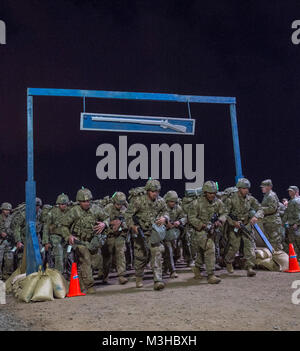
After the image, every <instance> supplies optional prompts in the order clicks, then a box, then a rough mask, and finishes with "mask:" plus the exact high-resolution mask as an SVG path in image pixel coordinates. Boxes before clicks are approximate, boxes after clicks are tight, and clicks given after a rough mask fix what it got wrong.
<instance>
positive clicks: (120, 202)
mask: <svg viewBox="0 0 300 351" xmlns="http://www.w3.org/2000/svg"><path fill="white" fill-rule="evenodd" d="M125 205H126V195H125V194H124V193H122V192H116V193H114V195H113V196H112V203H109V204H108V205H106V206H105V208H104V210H105V212H106V213H107V214H108V215H109V219H110V226H109V227H108V228H106V230H105V234H107V240H106V242H105V244H104V245H103V247H102V248H101V252H102V256H103V282H107V280H108V275H109V271H110V268H111V265H112V259H113V254H115V257H116V266H117V272H118V277H119V283H120V284H126V283H127V282H128V279H127V278H126V277H125V274H126V258H125V250H126V245H125V240H126V237H127V232H128V229H127V225H126V222H125V217H124V214H125V211H126V206H125Z"/></svg>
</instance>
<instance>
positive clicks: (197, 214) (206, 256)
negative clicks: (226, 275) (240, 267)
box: [188, 181, 226, 284]
mask: <svg viewBox="0 0 300 351" xmlns="http://www.w3.org/2000/svg"><path fill="white" fill-rule="evenodd" d="M217 191H218V190H217V185H216V183H215V182H213V181H207V182H205V183H204V184H203V187H202V195H201V196H200V197H198V198H197V199H196V200H194V202H193V205H192V206H191V210H190V213H189V215H188V221H189V222H190V223H191V225H192V226H193V227H194V228H195V233H194V235H193V238H192V246H193V250H195V251H196V260H195V266H194V267H193V268H192V269H193V271H194V274H195V279H202V275H201V272H200V268H201V267H202V265H203V263H205V266H206V272H207V282H208V283H209V284H218V283H220V281H221V279H220V278H218V277H216V276H215V274H214V272H215V263H216V253H215V243H214V229H215V228H218V227H221V226H222V225H223V224H224V223H225V221H226V212H225V207H224V204H223V202H222V201H221V200H219V199H218V198H217V197H216V193H217ZM213 217H215V218H217V219H216V220H215V221H214V223H212V218H213Z"/></svg>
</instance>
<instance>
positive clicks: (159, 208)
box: [125, 179, 169, 290]
mask: <svg viewBox="0 0 300 351" xmlns="http://www.w3.org/2000/svg"><path fill="white" fill-rule="evenodd" d="M160 189H161V187H160V182H159V181H158V180H151V179H150V180H148V181H147V183H146V186H145V191H146V194H142V195H139V196H137V197H136V198H132V199H131V200H130V202H129V206H128V209H127V211H126V213H125V219H126V223H127V226H128V228H130V229H131V231H132V233H133V236H134V237H135V238H134V268H135V272H136V287H137V288H141V287H143V276H144V269H145V267H146V265H147V261H148V255H149V251H148V250H150V253H151V267H152V270H153V275H154V277H153V278H154V290H161V289H163V288H164V286H165V285H164V282H163V280H162V263H161V259H162V252H163V251H164V247H163V245H162V244H161V243H160V242H159V241H156V240H153V238H154V237H155V232H152V231H153V230H154V229H153V224H154V223H155V224H156V225H157V226H158V228H161V229H162V231H163V228H164V224H165V223H167V221H168V220H169V215H168V211H167V206H166V203H165V201H164V199H163V198H161V197H159V192H160ZM134 215H136V216H137V217H138V219H139V227H140V229H141V230H142V231H143V232H144V236H145V242H144V241H143V239H142V238H141V235H140V233H139V231H138V226H137V225H136V224H135V222H134V219H133V216H134ZM157 230H159V229H157Z"/></svg>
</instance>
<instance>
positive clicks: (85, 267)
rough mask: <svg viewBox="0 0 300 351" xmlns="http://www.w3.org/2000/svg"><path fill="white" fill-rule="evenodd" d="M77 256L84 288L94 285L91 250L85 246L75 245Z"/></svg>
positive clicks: (80, 278)
mask: <svg viewBox="0 0 300 351" xmlns="http://www.w3.org/2000/svg"><path fill="white" fill-rule="evenodd" d="M75 253H76V258H77V259H78V261H79V262H78V263H79V274H78V275H79V280H80V283H81V284H82V285H84V288H86V289H88V288H91V287H92V286H93V285H94V278H93V271H92V256H91V253H90V250H89V249H88V248H87V247H85V246H83V245H78V246H75Z"/></svg>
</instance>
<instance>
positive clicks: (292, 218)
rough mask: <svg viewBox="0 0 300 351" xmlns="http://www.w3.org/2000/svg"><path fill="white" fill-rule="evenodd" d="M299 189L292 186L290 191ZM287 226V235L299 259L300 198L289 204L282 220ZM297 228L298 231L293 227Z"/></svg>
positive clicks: (291, 200)
mask: <svg viewBox="0 0 300 351" xmlns="http://www.w3.org/2000/svg"><path fill="white" fill-rule="evenodd" d="M297 189H298V187H296V186H290V187H289V189H288V190H292V191H295V190H297ZM282 222H283V224H285V226H286V234H287V237H288V240H289V242H290V243H292V244H293V246H294V249H295V252H296V254H297V258H298V260H299V258H300V197H298V196H295V197H294V198H291V199H290V200H289V202H288V206H287V209H286V211H285V213H284V215H283V218H282ZM294 226H296V229H294V228H293V227H294Z"/></svg>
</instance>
